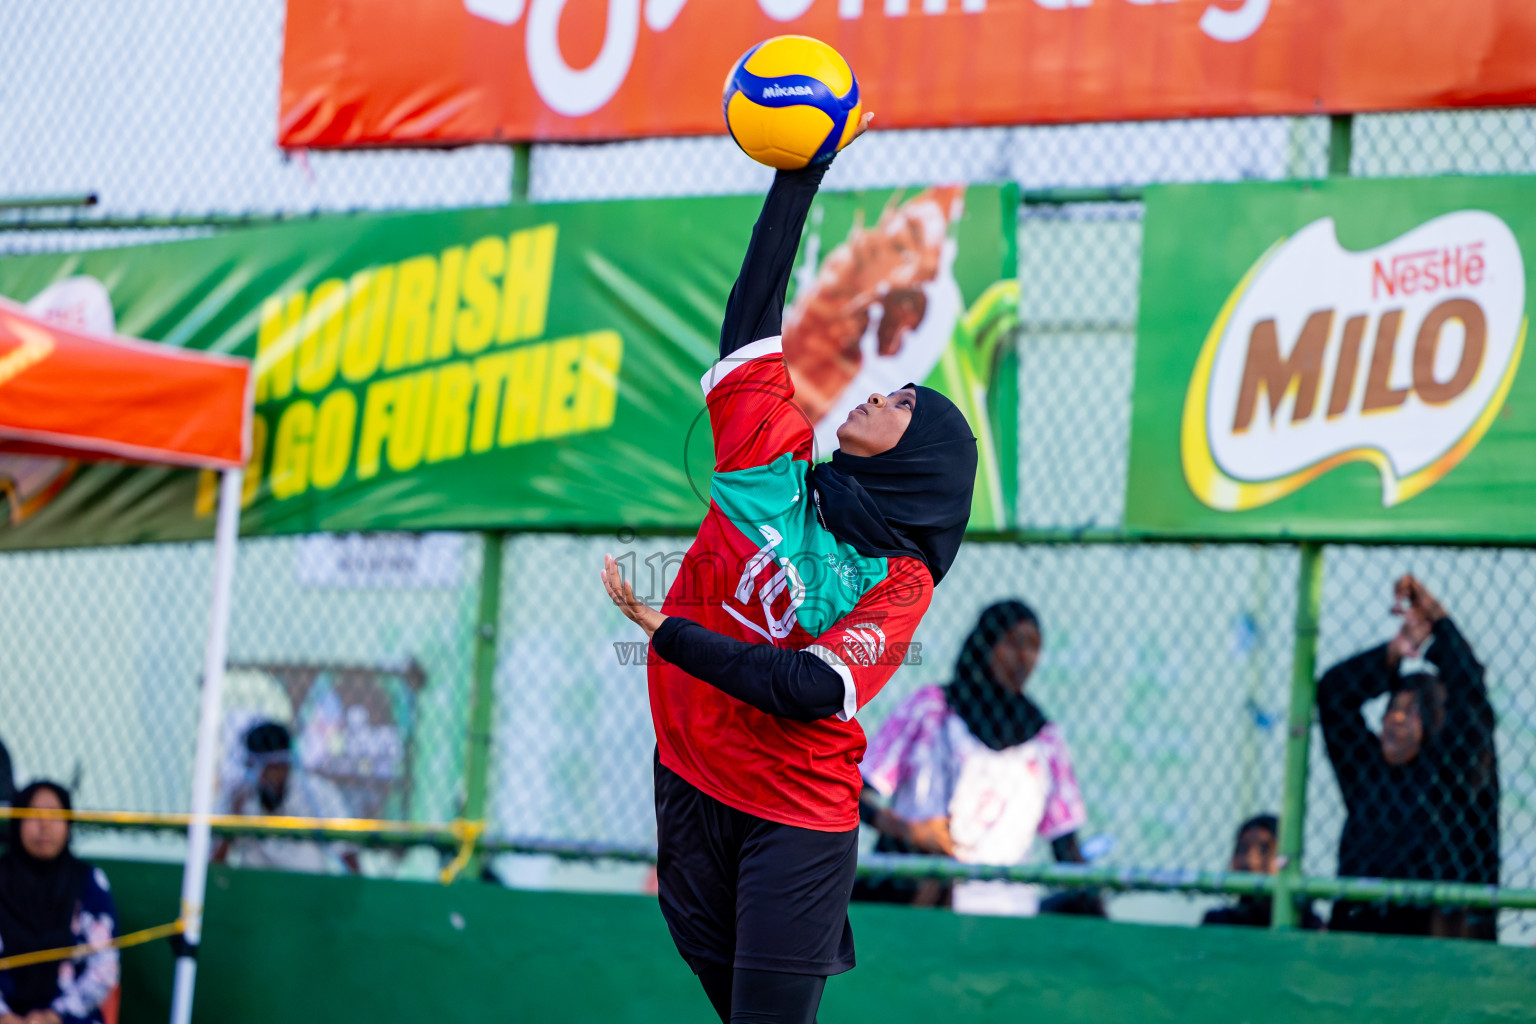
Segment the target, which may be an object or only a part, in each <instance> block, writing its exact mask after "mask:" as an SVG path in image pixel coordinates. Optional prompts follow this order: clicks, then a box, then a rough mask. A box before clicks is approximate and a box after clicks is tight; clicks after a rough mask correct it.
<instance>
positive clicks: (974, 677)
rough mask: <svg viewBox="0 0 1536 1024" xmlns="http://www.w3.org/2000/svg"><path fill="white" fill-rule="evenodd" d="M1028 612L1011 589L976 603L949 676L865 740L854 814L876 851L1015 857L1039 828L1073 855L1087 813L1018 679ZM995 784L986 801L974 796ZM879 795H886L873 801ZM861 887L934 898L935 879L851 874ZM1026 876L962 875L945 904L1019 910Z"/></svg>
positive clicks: (1094, 905)
mask: <svg viewBox="0 0 1536 1024" xmlns="http://www.w3.org/2000/svg"><path fill="white" fill-rule="evenodd" d="M1042 642H1043V637H1042V634H1041V629H1040V619H1039V617H1038V616H1037V615H1036V614H1035V612H1034V611H1033V610H1032V609H1031V608H1030V607H1029V606H1028V605H1026V604H1024V603H1023V602H1022V601H1000V602H998V603H996V604H993V605H991V606H989V607H988V608H986V609H985V610H984V611H983V612H982V613H981V616H980V618H979V619H978V621H977V623H976V625H975V627H974V628H972V630H971V632H970V633H969V634H968V635H967V636H966V638H965V642H964V643H963V644H962V645H961V648H960V656H959V658H958V659H957V661H956V664H955V676H954V680H953V681H952V682H950V684H949V685H947V686H942V687H940V686H929V687H924V688H923V689H920V690H918V691H917V692H915V693H913V694H912V695H911V696H910V697H908V698H907V699H906V700H904V701H903V702H902V703H901V704H900V705H898V706H897V708H896V709H895V710H894V711H893V712H892V713H891V716H890V717H889V718H887V719H886V720H885V722H884V723H882V725H881V727H880V729H879V731H878V732H877V733H876V734H875V737H874V739H873V740H871V742H870V745H869V749H868V750H867V751H866V752H865V755H864V761H863V764H862V765H861V768H862V770H863V773H864V783H865V798H864V800H863V801H862V803H861V810H862V812H863V818H864V820H865V822H866V823H867V824H870V825H872V826H874V828H875V829H876V830H878V831H879V832H880V833H881V835H880V838H879V840H878V841H877V843H876V846H875V849H876V850H877V851H879V852H882V853H942V854H946V855H949V856H953V857H957V858H958V859H960V860H963V861H967V862H971V863H989V864H992V863H1002V864H1011V863H1018V862H1020V861H1022V860H1023V858H1024V856H1025V855H1026V854H1027V853H1028V850H1029V848H1030V846H1031V845H1032V840H1033V839H1034V837H1035V836H1037V835H1038V836H1040V837H1042V838H1044V839H1046V840H1048V841H1049V842H1050V843H1051V847H1052V850H1053V852H1054V854H1055V856H1056V859H1057V860H1059V861H1071V862H1080V861H1082V860H1083V855H1082V853H1081V851H1080V849H1079V847H1078V842H1077V829H1079V828H1080V827H1082V825H1083V824H1085V823H1086V820H1087V813H1086V810H1085V808H1084V806H1083V801H1082V796H1081V794H1080V792H1079V790H1078V786H1077V779H1076V776H1075V774H1074V772H1073V769H1072V762H1071V758H1070V756H1069V754H1068V752H1067V745H1066V740H1065V738H1064V737H1063V736H1062V733H1061V730H1060V729H1059V728H1058V727H1057V726H1056V725H1055V724H1054V723H1053V722H1051V721H1050V720H1049V719H1048V718H1047V717H1046V715H1045V712H1044V711H1042V710H1041V709H1040V707H1039V705H1037V704H1036V703H1035V702H1034V701H1033V700H1031V699H1030V698H1029V697H1027V696H1025V694H1024V689H1025V687H1026V686H1027V685H1028V683H1029V678H1030V676H1031V675H1032V674H1033V672H1034V669H1035V663H1036V661H1037V660H1038V658H1039V656H1040V648H1041V645H1042ZM998 792H1005V793H1006V794H1007V799H1006V800H1005V802H1004V807H1003V809H1002V810H1001V811H998V810H997V809H996V808H995V807H989V808H988V809H987V812H986V813H985V814H981V813H972V812H973V811H979V810H980V808H979V807H977V806H974V805H975V804H976V803H977V801H978V800H991V799H994V798H995V796H996V794H997V793H998ZM885 801H888V802H889V806H885ZM855 893H856V896H857V897H858V898H861V899H869V900H880V901H888V902H903V903H910V902H918V903H927V902H935V901H942V899H943V898H944V895H946V894H944V893H943V891H942V888H941V887H936V886H934V885H931V884H928V885H924V884H923V883H912V882H903V881H900V880H895V879H892V880H888V881H882V882H875V883H862V882H861V883H860V885H859V887H858V888H857V889H856V890H855ZM1036 897H1037V891H1036V890H1035V889H1034V888H1033V887H1023V886H1010V885H1009V884H1008V883H991V882H982V883H973V882H968V883H962V884H961V885H960V886H957V887H956V888H955V892H954V894H953V896H952V899H953V903H954V906H955V907H956V909H957V910H975V911H976V912H978V913H1027V912H1029V909H1030V907H1031V905H1032V904H1033V903H1034V901H1035V899H1036ZM1040 909H1042V910H1058V911H1062V912H1077V913H1090V914H1102V913H1103V907H1102V904H1101V903H1100V901H1099V900H1098V898H1097V897H1096V896H1092V895H1084V894H1070V895H1067V896H1066V897H1065V898H1063V897H1054V898H1053V899H1052V900H1051V901H1048V902H1047V903H1045V904H1043V905H1042V906H1041V907H1040Z"/></svg>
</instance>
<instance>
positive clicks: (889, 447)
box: [602, 39, 976, 1024]
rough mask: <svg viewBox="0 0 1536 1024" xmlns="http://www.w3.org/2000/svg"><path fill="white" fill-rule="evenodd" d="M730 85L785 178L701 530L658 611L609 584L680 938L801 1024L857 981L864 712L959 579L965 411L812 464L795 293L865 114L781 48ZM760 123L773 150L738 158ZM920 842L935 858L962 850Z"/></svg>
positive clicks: (723, 986) (927, 416)
mask: <svg viewBox="0 0 1536 1024" xmlns="http://www.w3.org/2000/svg"><path fill="white" fill-rule="evenodd" d="M797 53H798V54H800V55H801V57H804V56H806V55H811V56H817V55H819V56H817V59H821V58H824V57H826V56H827V54H831V58H827V59H828V60H831V59H832V58H836V59H835V61H834V63H835V64H837V65H841V68H840V70H838V74H840V75H841V76H842V77H841V78H837V75H833V74H832V73H831V72H827V71H826V68H825V67H821V68H820V70H818V69H817V68H815V67H810V66H809V65H807V66H806V67H797V66H796V65H795V63H794V60H795V59H799V58H796V57H795V54H797ZM770 57H772V58H773V59H772V60H770V59H769V58H770ZM759 58H761V59H759ZM776 61H777V62H778V63H775V62H776ZM817 75H823V77H821V78H818V77H817ZM732 78H733V81H734V82H736V83H737V84H738V85H739V86H740V89H739V91H738V92H737V93H736V94H735V95H734V96H732V97H730V98H728V100H727V104H726V107H727V118H728V119H729V120H730V123H731V126H732V131H733V132H734V133H735V135H736V139H737V141H738V142H740V143H742V147H743V148H744V149H746V150H747V151H748V152H749V153H750V154H751V155H753V156H754V157H756V158H757V159H760V160H764V161H765V162H768V163H772V164H775V165H776V166H778V167H780V168H781V170H779V172H778V174H776V175H775V176H774V181H773V188H772V189H770V190H769V192H768V198H767V200H766V201H765V202H764V204H763V212H762V214H761V215H760V216H759V217H758V220H757V224H756V226H755V227H754V228H753V229H752V240H751V243H750V244H749V245H748V247H747V255H746V258H745V260H744V261H743V262H742V267H741V273H740V275H739V276H738V277H737V279H736V284H735V286H734V287H733V288H732V289H731V295H730V299H729V300H728V301H727V302H726V306H725V320H724V323H723V324H722V325H721V329H720V361H719V362H717V363H716V364H715V365H714V366H713V367H712V368H711V369H710V371H709V372H708V373H707V374H705V375H704V379H703V380H702V381H701V382H700V383H701V384H702V385H703V390H704V402H705V405H706V406H707V407H708V411H709V423H710V429H711V431H712V432H713V435H714V442H715V444H714V451H715V466H714V475H713V477H712V479H711V481H710V488H709V495H710V502H709V509H708V511H707V512H706V513H705V516H704V521H703V522H702V523H701V524H700V525H699V532H698V535H697V537H695V538H694V541H693V544H692V545H691V546H690V547H689V549H688V552H687V554H686V555H685V556H684V557H683V560H682V564H681V565H679V566H678V567H677V575H676V579H675V580H674V581H673V583H672V585H671V587H670V588H669V589H668V591H667V596H666V600H665V601H664V602H663V603H662V606H661V609H660V610H657V609H654V608H651V607H649V606H648V605H647V604H646V603H645V602H644V601H641V600H639V599H637V598H636V597H635V593H634V590H633V589H632V588H631V586H630V585H629V584H628V583H626V582H625V581H624V579H623V577H622V574H621V573H620V571H619V566H618V563H617V562H616V561H615V560H614V558H613V556H611V555H609V556H607V557H606V558H604V560H603V571H602V579H603V589H604V590H605V591H607V594H608V598H609V600H611V601H613V603H614V604H615V605H617V606H618V607H619V609H620V610H621V611H622V612H623V613H624V615H625V616H626V617H628V618H629V619H630V620H632V621H633V622H635V623H636V624H637V625H639V626H640V628H641V629H643V630H645V632H646V635H647V636H648V637H650V644H651V647H650V650H651V654H652V655H654V656H653V657H648V658H647V659H646V681H647V683H648V684H649V690H650V703H651V718H652V721H653V723H654V724H655V727H656V763H655V793H656V847H657V864H656V887H657V896H658V897H659V900H658V902H659V904H660V907H661V913H662V916H663V917H665V918H666V921H667V927H668V929H669V930H670V931H671V933H672V940H673V942H674V943H675V944H676V945H677V950H678V952H679V953H680V954H682V957H683V959H684V960H685V961H686V962H687V963H688V965H689V966H690V967H691V968H692V969H693V972H694V974H696V975H697V976H698V978H699V982H700V984H702V985H703V987H704V993H705V995H706V996H708V998H709V1001H710V1003H711V1004H712V1005H713V1006H714V1008H715V1012H716V1013H718V1014H719V1016H720V1019H721V1020H722V1021H726V1022H729V1021H733V1020H734V1021H737V1022H738V1024H739V1022H741V1021H745V1020H781V1021H797V1022H808V1021H812V1020H814V1019H815V1015H816V1007H817V1006H818V1004H819V1003H820V1002H821V993H822V989H823V986H824V985H825V983H826V979H827V977H828V976H829V975H833V974H840V973H842V972H843V971H846V970H849V969H851V968H852V967H853V960H854V956H853V932H852V930H851V929H850V928H849V926H848V897H849V895H850V893H851V892H852V890H853V875H854V869H855V868H856V866H857V864H858V847H859V843H858V839H859V792H860V790H861V788H862V786H863V780H862V778H861V777H860V775H859V759H860V758H861V757H862V756H863V754H864V746H865V739H864V730H863V729H862V728H861V727H860V726H859V723H858V722H857V721H855V720H854V715H855V714H856V713H857V712H858V709H859V708H860V707H862V706H864V705H865V704H867V703H868V702H869V701H870V700H872V699H874V697H875V695H876V694H877V693H879V691H880V689H881V687H883V686H884V685H885V684H886V682H887V680H889V679H890V678H891V676H892V675H893V674H894V673H895V672H896V670H897V668H898V666H899V665H900V664H901V662H902V661H903V660H904V655H905V653H906V651H907V649H908V648H909V646H910V645H911V643H912V635H913V631H914V630H915V629H916V628H917V625H918V623H919V622H920V621H921V620H922V617H923V613H924V612H925V611H926V610H927V608H928V604H929V602H930V601H931V599H932V596H933V588H934V585H935V584H936V583H937V582H938V581H939V580H942V579H943V578H944V574H945V572H947V571H948V569H949V567H950V565H951V564H952V563H953V562H954V559H955V555H956V554H957V552H958V550H959V547H960V542H961V539H962V537H963V536H964V533H965V525H966V522H967V521H968V520H969V518H970V512H971V492H972V489H973V487H974V485H975V480H976V439H975V438H974V437H973V436H972V435H971V429H970V425H969V424H968V423H967V422H966V419H965V416H964V414H963V413H961V412H960V410H959V409H958V408H956V406H955V404H954V403H953V402H951V401H950V400H949V399H948V398H946V397H945V396H944V395H942V394H940V393H939V392H937V391H934V390H932V389H930V388H926V387H922V386H920V385H919V384H917V383H915V382H914V383H910V384H908V385H906V386H905V387H902V388H898V389H897V390H895V391H893V392H891V393H890V394H888V395H883V394H874V395H870V396H869V398H868V399H867V400H866V401H865V402H864V403H863V404H861V405H860V406H859V407H858V408H857V409H855V410H854V411H853V412H852V413H850V414H849V416H848V419H847V420H846V421H845V422H844V423H843V424H842V425H841V426H839V427H838V430H837V441H838V446H839V447H838V449H837V451H835V452H833V453H832V460H831V462H829V463H824V464H821V465H816V464H815V460H814V458H813V454H814V452H813V449H814V447H815V435H814V431H813V429H812V424H811V421H810V420H808V419H807V417H806V414H805V411H804V409H803V408H801V407H800V406H799V405H798V404H797V401H796V395H795V384H794V382H793V381H792V380H791V379H790V375H789V370H788V367H787V366H786V365H785V362H784V351H783V337H782V335H783V321H784V296H785V292H786V290H787V289H788V286H789V275H790V272H791V270H792V269H793V267H794V262H795V252H796V250H797V249H798V248H799V245H800V235H801V232H802V231H803V230H804V228H805V221H806V216H807V215H808V214H809V212H810V208H811V203H812V202H813V201H814V199H815V198H816V190H817V188H819V187H820V185H821V179H822V176H823V175H824V174H825V173H826V170H827V165H828V164H829V163H830V162H831V159H832V157H833V156H834V155H835V154H836V152H837V149H838V148H839V146H840V145H843V144H846V143H847V142H851V141H852V140H853V139H855V138H857V137H858V135H859V134H860V133H861V132H863V131H864V129H865V128H867V127H868V126H869V120H870V116H869V115H868V114H866V113H863V112H862V111H861V110H859V108H858V100H857V96H856V94H855V92H856V90H854V83H853V76H852V73H851V72H849V71H848V70H847V66H846V64H844V63H842V58H840V57H836V54H835V53H834V52H833V51H831V49H830V48H829V47H826V46H824V45H822V44H820V43H815V41H814V40H809V41H808V40H803V39H801V40H790V41H788V42H786V41H785V40H775V41H770V43H767V44H764V45H763V46H762V47H759V48H757V49H756V50H755V51H754V52H753V54H752V55H749V57H748V58H747V59H745V60H744V61H743V62H742V63H741V64H740V65H739V66H738V68H737V69H736V71H734V72H733V74H732ZM834 78H837V81H832V79H834ZM770 79H771V80H770ZM829 82H831V86H829V85H828V83H829ZM845 86H846V87H845ZM754 97H756V98H754ZM828 97H830V100H831V101H832V106H833V107H834V108H835V109H831V110H829V109H828V108H827V107H826V106H825V105H823V104H822V101H823V100H826V99H828ZM759 101H761V102H759ZM754 105H755V108H756V109H754ZM747 114H750V115H751V117H752V118H755V119H756V121H755V122H754V123H755V124H756V126H757V127H758V128H764V126H766V128H765V131H766V135H765V136H764V138H765V139H766V142H764V147H765V148H762V149H754V145H752V144H749V141H748V140H747V139H746V138H745V137H744V135H745V130H744V129H743V124H745V123H746V121H745V120H743V118H746V115H747ZM796 119H799V120H796ZM797 125H798V126H799V128H807V126H809V128H808V130H807V131H805V132H801V134H800V135H796V131H798V130H799V128H797V127H796V126H797ZM781 128H784V129H785V131H784V132H780V129H781ZM790 129H794V130H790ZM754 130H755V129H754ZM770 150H771V152H770ZM770 157H771V158H772V159H769V158H770ZM669 561H670V560H669ZM923 824H924V825H927V826H929V827H928V828H927V830H926V831H923V830H915V831H914V838H915V839H916V840H917V841H918V842H919V843H920V844H922V845H923V846H924V848H929V849H937V850H943V849H945V847H946V846H947V845H949V842H948V837H947V836H945V835H944V834H943V831H942V829H940V828H939V827H937V826H934V825H933V824H932V823H923Z"/></svg>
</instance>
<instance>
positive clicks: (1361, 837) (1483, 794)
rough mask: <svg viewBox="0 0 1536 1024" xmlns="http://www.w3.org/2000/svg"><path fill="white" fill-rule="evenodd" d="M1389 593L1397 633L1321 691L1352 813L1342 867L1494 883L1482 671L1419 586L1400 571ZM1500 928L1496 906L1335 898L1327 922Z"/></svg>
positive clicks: (1489, 724)
mask: <svg viewBox="0 0 1536 1024" xmlns="http://www.w3.org/2000/svg"><path fill="white" fill-rule="evenodd" d="M1393 590H1394V595H1395V597H1396V603H1395V605H1394V607H1393V609H1392V610H1393V614H1395V615H1399V616H1401V617H1402V620H1403V624H1402V628H1401V629H1400V630H1399V631H1398V634H1397V636H1396V637H1394V638H1393V639H1392V641H1391V642H1390V643H1386V644H1383V645H1382V646H1380V647H1374V648H1372V649H1370V650H1368V651H1365V652H1363V653H1360V654H1357V655H1355V656H1354V657H1353V658H1350V659H1349V660H1348V661H1345V662H1343V663H1342V664H1339V665H1336V666H1334V667H1333V668H1332V669H1330V670H1329V671H1328V673H1327V674H1326V675H1324V676H1323V678H1322V680H1321V681H1320V682H1319V683H1318V687H1317V707H1318V715H1319V717H1320V718H1321V720H1322V726H1323V737H1324V739H1325V740H1326V741H1327V743H1328V756H1329V758H1330V759H1331V760H1332V761H1333V770H1334V774H1335V775H1336V776H1337V777H1338V781H1339V789H1340V791H1341V792H1342V793H1343V796H1344V806H1345V808H1346V810H1347V811H1348V817H1347V818H1346V819H1345V821H1344V831H1343V834H1342V835H1341V836H1340V837H1339V874H1340V875H1344V876H1350V877H1362V878H1406V879H1416V880H1422V881H1454V882H1472V883H1476V884H1480V885H1496V884H1498V881H1499V775H1498V762H1497V760H1496V759H1495V756H1494V745H1493V733H1494V714H1493V708H1492V707H1491V706H1490V705H1489V703H1488V691H1487V688H1486V686H1485V685H1484V681H1483V666H1482V665H1480V664H1479V663H1478V661H1477V658H1476V656H1475V655H1474V654H1473V653H1472V648H1471V647H1470V646H1469V645H1468V643H1467V640H1466V638H1465V637H1464V636H1462V635H1461V631H1460V630H1458V629H1457V628H1456V626H1455V624H1454V623H1452V622H1451V620H1450V618H1449V616H1447V615H1446V613H1445V609H1444V608H1442V607H1441V606H1440V603H1439V602H1438V601H1436V600H1435V599H1434V597H1433V596H1432V595H1431V594H1430V593H1429V591H1427V590H1426V589H1424V585H1423V584H1422V583H1420V582H1419V581H1418V580H1416V579H1414V578H1413V577H1412V576H1404V577H1402V578H1401V579H1399V580H1398V581H1397V582H1396V584H1395V585H1394V588H1393ZM1426 644H1427V645H1428V647H1427V649H1426V647H1425V645H1426ZM1421 654H1422V657H1423V659H1424V660H1423V661H1422V662H1416V659H1418V658H1419V657H1420V655H1421ZM1383 693H1390V694H1391V695H1392V696H1391V703H1390V704H1388V706H1387V711H1386V715H1385V717H1384V718H1383V719H1382V726H1381V734H1380V735H1379V736H1378V735H1377V734H1375V733H1373V732H1371V731H1370V729H1369V728H1368V727H1367V726H1366V724H1365V719H1364V718H1363V717H1362V715H1361V711H1360V709H1361V705H1363V704H1364V703H1365V702H1366V701H1368V700H1370V699H1371V698H1373V697H1376V696H1379V695H1381V694H1383ZM1496 925H1497V921H1496V918H1495V915H1494V912H1493V911H1491V910H1476V909H1459V908H1458V909H1448V908H1440V907H1431V906H1404V905H1390V904H1375V903H1363V902H1351V901H1340V902H1339V903H1337V904H1335V905H1334V909H1333V917H1332V920H1331V922H1330V927H1331V928H1332V929H1333V930H1335V931H1360V932H1382V933H1390V934H1397V935H1441V936H1452V937H1458V938H1478V939H1494V938H1496V930H1497V929H1496Z"/></svg>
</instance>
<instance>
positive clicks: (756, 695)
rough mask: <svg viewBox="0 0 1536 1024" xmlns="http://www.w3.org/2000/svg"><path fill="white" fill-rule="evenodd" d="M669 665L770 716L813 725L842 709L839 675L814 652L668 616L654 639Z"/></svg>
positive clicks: (658, 628)
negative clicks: (756, 640) (751, 639)
mask: <svg viewBox="0 0 1536 1024" xmlns="http://www.w3.org/2000/svg"><path fill="white" fill-rule="evenodd" d="M651 646H652V647H653V648H654V649H655V651H656V653H657V654H658V655H660V656H661V657H662V658H663V659H664V660H666V661H669V662H671V663H672V664H673V665H676V666H677V667H678V668H680V669H682V670H683V671H684V672H687V673H688V674H689V675H691V676H693V677H694V678H695V679H702V680H703V681H704V682H706V683H708V684H709V685H711V686H713V687H715V688H716V689H717V690H720V691H722V692H724V693H727V694H729V695H730V696H732V697H735V698H736V699H737V700H739V701H742V702H743V703H746V704H750V705H752V706H753V707H754V708H757V710H759V711H762V712H764V713H766V714H770V715H777V716H778V717H780V718H791V719H794V720H795V721H797V722H814V721H817V720H819V719H822V718H828V717H830V716H832V715H835V714H837V712H839V711H841V710H842V707H843V696H844V693H845V688H844V686H843V677H842V676H840V675H838V674H837V670H836V669H834V668H833V667H832V666H831V665H828V664H827V663H826V662H825V661H822V660H821V659H820V658H819V657H817V656H816V655H814V654H812V653H810V652H809V651H791V650H788V649H786V648H783V647H775V646H773V645H772V644H758V643H748V642H747V641H745V640H737V639H735V638H734V637H729V636H726V635H725V634H723V633H716V632H715V631H714V630H712V629H708V628H706V627H704V626H701V625H699V624H698V623H697V622H693V621H692V620H690V619H686V618H683V617H682V616H680V615H669V616H668V617H667V620H666V621H665V622H663V623H662V624H661V625H660V626H659V627H657V629H656V633H655V635H654V636H652V637H651Z"/></svg>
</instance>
